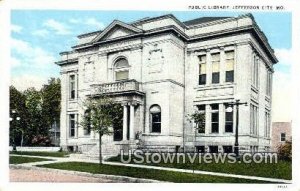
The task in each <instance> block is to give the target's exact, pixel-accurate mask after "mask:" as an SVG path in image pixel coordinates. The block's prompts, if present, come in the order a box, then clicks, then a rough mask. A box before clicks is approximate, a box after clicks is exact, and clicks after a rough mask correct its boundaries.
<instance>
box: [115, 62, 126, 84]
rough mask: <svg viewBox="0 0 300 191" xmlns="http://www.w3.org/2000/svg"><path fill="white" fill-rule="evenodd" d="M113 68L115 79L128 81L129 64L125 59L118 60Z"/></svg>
mask: <svg viewBox="0 0 300 191" xmlns="http://www.w3.org/2000/svg"><path fill="white" fill-rule="evenodd" d="M114 67H115V79H116V81H118V80H127V79H129V64H128V61H127V60H126V59H125V58H119V59H117V61H116V62H115V64H114Z"/></svg>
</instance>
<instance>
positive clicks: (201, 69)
mask: <svg viewBox="0 0 300 191" xmlns="http://www.w3.org/2000/svg"><path fill="white" fill-rule="evenodd" d="M199 74H206V64H200V65H199Z"/></svg>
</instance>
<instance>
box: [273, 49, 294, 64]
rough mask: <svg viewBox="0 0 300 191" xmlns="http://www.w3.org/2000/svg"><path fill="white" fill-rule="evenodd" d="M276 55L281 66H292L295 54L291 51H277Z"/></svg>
mask: <svg viewBox="0 0 300 191" xmlns="http://www.w3.org/2000/svg"><path fill="white" fill-rule="evenodd" d="M275 55H276V57H277V59H278V61H279V63H280V64H283V65H286V66H291V65H292V63H293V61H292V59H293V53H292V50H291V49H285V48H282V49H275Z"/></svg>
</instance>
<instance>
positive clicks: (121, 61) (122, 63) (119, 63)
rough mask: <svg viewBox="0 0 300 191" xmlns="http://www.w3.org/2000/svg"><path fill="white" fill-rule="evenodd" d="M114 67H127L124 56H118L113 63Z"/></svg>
mask: <svg viewBox="0 0 300 191" xmlns="http://www.w3.org/2000/svg"><path fill="white" fill-rule="evenodd" d="M115 67H116V68H126V67H129V64H128V61H127V60H126V59H125V58H120V59H119V60H117V61H116V63H115Z"/></svg>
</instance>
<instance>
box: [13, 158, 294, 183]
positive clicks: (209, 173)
mask: <svg viewBox="0 0 300 191" xmlns="http://www.w3.org/2000/svg"><path fill="white" fill-rule="evenodd" d="M10 156H22V157H37V158H45V159H51V160H53V161H41V162H33V163H24V164H20V165H22V166H27V167H29V166H36V165H43V164H51V163H58V162H89V163H99V160H87V159H77V158H62V157H43V156H27V155H10ZM103 164H107V165H115V166H127V167H134V168H145V169H155V170H166V171H173V172H183V173H194V174H203V175H212V176H222V177H231V178H243V179H250V180H261V181H268V182H274V183H287V184H291V183H292V181H291V180H285V179H277V178H266V177H258V176H248V175H237V174H229V173H220V172H209V171H202V170H190V169H178V168H168V167H158V166H150V165H139V164H138V165H137V164H125V163H120V162H107V161H103Z"/></svg>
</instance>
